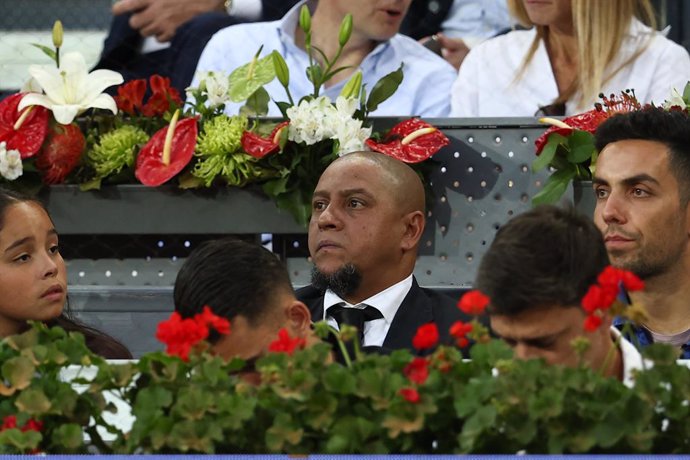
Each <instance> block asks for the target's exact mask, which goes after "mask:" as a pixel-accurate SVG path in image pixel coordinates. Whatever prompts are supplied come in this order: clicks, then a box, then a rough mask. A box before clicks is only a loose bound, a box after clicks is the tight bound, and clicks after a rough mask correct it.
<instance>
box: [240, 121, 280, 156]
mask: <svg viewBox="0 0 690 460" xmlns="http://www.w3.org/2000/svg"><path fill="white" fill-rule="evenodd" d="M289 124H290V122H289V121H284V122H282V123H280V124H278V125H277V126H276V127H275V128H273V131H272V132H271V134H270V135H269V136H268V137H261V136H259V135H258V134H255V133H253V132H251V131H245V132H244V133H242V140H241V142H242V149H244V151H245V152H246V153H248V154H249V155H251V156H253V157H254V158H259V159H261V158H263V157H265V156H266V155H268V154H269V153H274V152H277V151H278V150H279V149H280V142H279V140H280V133H281V132H282V130H283V128H285V127H287V125H289Z"/></svg>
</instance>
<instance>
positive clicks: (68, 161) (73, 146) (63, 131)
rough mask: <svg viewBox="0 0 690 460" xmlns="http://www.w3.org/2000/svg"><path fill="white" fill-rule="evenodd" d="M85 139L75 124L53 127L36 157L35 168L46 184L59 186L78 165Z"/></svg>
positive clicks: (84, 146)
mask: <svg viewBox="0 0 690 460" xmlns="http://www.w3.org/2000/svg"><path fill="white" fill-rule="evenodd" d="M85 148H86V139H85V138H84V134H82V132H81V130H80V129H79V126H77V125H76V123H72V124H69V125H60V124H58V125H55V126H53V128H52V129H51V131H50V133H49V134H48V140H47V141H46V143H45V145H44V146H43V148H42V149H41V151H40V152H39V154H38V156H36V168H37V169H38V170H39V171H40V172H41V174H42V176H43V182H45V183H46V184H60V183H62V182H64V181H65V178H67V175H69V173H71V172H72V170H73V169H74V168H75V167H76V166H77V165H78V164H79V160H80V159H81V154H82V153H83V152H84V149H85Z"/></svg>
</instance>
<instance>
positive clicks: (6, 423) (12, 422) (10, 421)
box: [0, 415, 17, 431]
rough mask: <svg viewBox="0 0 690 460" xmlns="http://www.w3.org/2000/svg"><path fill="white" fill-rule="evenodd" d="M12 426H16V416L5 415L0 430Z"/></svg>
mask: <svg viewBox="0 0 690 460" xmlns="http://www.w3.org/2000/svg"><path fill="white" fill-rule="evenodd" d="M12 428H17V416H16V415H7V416H5V418H3V419H2V426H0V431H5V430H11V429H12Z"/></svg>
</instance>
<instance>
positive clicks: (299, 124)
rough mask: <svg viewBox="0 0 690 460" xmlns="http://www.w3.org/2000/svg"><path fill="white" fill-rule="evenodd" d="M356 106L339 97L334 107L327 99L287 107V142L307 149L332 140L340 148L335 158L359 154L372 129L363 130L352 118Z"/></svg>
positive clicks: (358, 122) (354, 100) (322, 97)
mask: <svg viewBox="0 0 690 460" xmlns="http://www.w3.org/2000/svg"><path fill="white" fill-rule="evenodd" d="M357 103H358V101H357V99H346V98H344V97H342V96H339V97H338V99H337V100H336V101H335V106H334V105H333V104H332V103H331V100H330V99H329V98H328V97H327V96H320V97H317V98H315V99H313V100H311V101H306V100H304V101H302V102H300V103H299V105H297V106H293V107H290V108H289V109H288V110H287V116H288V118H289V119H290V124H289V126H288V139H289V140H291V141H293V142H298V143H299V142H302V143H305V144H307V145H312V144H316V143H317V142H320V141H322V140H325V139H334V140H337V141H338V143H339V145H340V148H339V149H338V155H345V154H346V153H351V152H356V151H358V150H362V149H363V148H364V141H365V140H367V139H368V138H369V137H370V136H371V128H362V120H357V119H355V118H352V115H353V114H354V113H355V110H357Z"/></svg>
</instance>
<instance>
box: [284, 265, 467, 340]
mask: <svg viewBox="0 0 690 460" xmlns="http://www.w3.org/2000/svg"><path fill="white" fill-rule="evenodd" d="M323 297H324V293H323V292H322V291H319V290H317V289H316V288H314V287H313V286H311V285H309V286H306V287H304V288H302V289H299V290H298V291H297V298H298V299H299V300H301V301H302V302H304V303H305V304H306V305H307V307H309V311H311V316H312V319H313V320H314V321H321V320H322V319H323ZM457 301H458V299H452V298H450V297H447V296H445V295H443V294H439V293H437V292H434V291H433V290H431V289H425V288H422V287H420V286H419V284H417V280H416V279H414V278H413V280H412V287H411V288H410V292H408V293H407V296H405V298H404V299H403V301H402V303H401V304H400V307H399V308H398V311H397V312H396V313H395V316H394V317H393V322H392V323H391V327H390V329H389V330H388V335H386V339H385V340H384V342H383V347H382V348H383V349H384V350H400V349H408V350H410V351H411V352H413V353H418V351H417V350H415V349H414V347H413V346H412V338H413V337H414V336H415V333H416V332H417V329H418V328H419V326H422V325H424V324H427V323H432V322H433V323H436V326H437V327H438V331H439V335H440V342H441V343H442V344H448V345H450V344H452V343H453V339H452V338H451V337H450V333H449V330H450V327H451V326H452V325H453V323H455V322H456V321H463V322H467V321H470V320H471V318H469V317H468V316H467V315H465V314H464V313H462V312H461V311H460V310H459V309H458V307H457Z"/></svg>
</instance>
